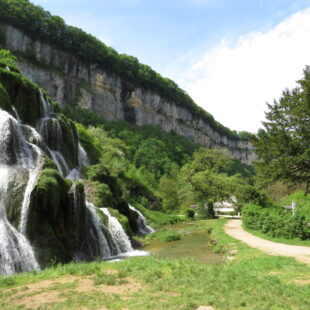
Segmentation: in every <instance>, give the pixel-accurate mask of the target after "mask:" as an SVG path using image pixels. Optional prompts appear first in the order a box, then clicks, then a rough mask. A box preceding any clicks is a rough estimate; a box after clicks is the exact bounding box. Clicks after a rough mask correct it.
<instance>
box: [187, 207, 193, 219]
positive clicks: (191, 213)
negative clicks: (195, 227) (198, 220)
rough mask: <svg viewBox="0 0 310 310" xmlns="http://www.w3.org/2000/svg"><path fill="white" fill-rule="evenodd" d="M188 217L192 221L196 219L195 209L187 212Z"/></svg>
mask: <svg viewBox="0 0 310 310" xmlns="http://www.w3.org/2000/svg"><path fill="white" fill-rule="evenodd" d="M186 216H187V217H188V218H190V219H194V218H195V211H194V210H193V209H187V210H186Z"/></svg>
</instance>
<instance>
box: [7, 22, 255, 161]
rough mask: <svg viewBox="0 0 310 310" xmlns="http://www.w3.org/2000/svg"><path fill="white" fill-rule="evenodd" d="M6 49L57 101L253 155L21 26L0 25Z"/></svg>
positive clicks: (148, 93)
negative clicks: (11, 52) (37, 39)
mask: <svg viewBox="0 0 310 310" xmlns="http://www.w3.org/2000/svg"><path fill="white" fill-rule="evenodd" d="M2 27H3V31H4V33H5V38H6V48H7V49H9V50H11V51H13V52H15V53H18V54H19V55H20V56H21V57H20V62H19V69H20V70H21V72H22V73H23V74H24V75H26V76H27V77H28V78H29V79H30V80H32V81H34V82H35V83H37V84H39V85H40V86H42V87H43V88H44V89H45V90H46V91H47V93H48V94H49V95H50V96H51V97H52V98H54V99H55V100H57V101H58V102H60V103H61V104H78V105H79V106H81V107H84V108H87V109H90V110H92V111H94V112H96V113H98V114H101V115H103V116H104V117H105V119H106V120H108V121H116V120H125V121H129V122H132V123H135V124H137V125H158V126H160V127H161V128H162V129H163V130H164V131H166V132H174V133H177V134H179V135H182V136H184V137H186V138H188V139H190V140H192V141H194V142H196V143H199V144H201V145H203V146H207V147H220V148H225V149H227V150H228V151H229V153H230V154H231V155H232V156H233V157H234V158H236V159H239V160H241V161H242V162H245V163H251V161H252V160H253V159H255V154H254V149H253V146H252V145H251V144H250V143H249V142H248V141H243V140H236V139H229V138H227V137H226V136H223V135H221V134H220V133H218V132H216V131H215V130H214V129H213V128H211V126H210V125H209V124H208V123H206V122H205V121H204V120H203V119H201V118H198V117H195V116H193V114H192V113H191V112H190V111H189V110H187V109H185V108H182V107H179V106H177V105H176V104H175V103H173V102H167V101H166V100H165V99H163V98H162V97H160V96H159V95H158V94H156V93H155V92H153V91H151V90H148V89H142V88H139V87H136V86H135V85H133V84H132V83H130V82H128V81H126V80H124V79H122V78H121V77H120V76H117V75H115V74H113V73H111V72H108V71H107V70H105V69H104V68H102V67H99V66H98V65H96V64H90V63H85V62H82V61H81V60H80V59H79V58H78V57H76V56H74V55H72V54H70V53H67V52H65V51H62V50H59V49H56V48H54V47H52V46H50V45H48V44H45V43H42V42H40V41H34V40H33V39H31V38H30V37H29V36H27V35H26V34H25V33H24V32H22V31H21V30H19V29H17V28H14V27H12V26H10V25H3V26H2Z"/></svg>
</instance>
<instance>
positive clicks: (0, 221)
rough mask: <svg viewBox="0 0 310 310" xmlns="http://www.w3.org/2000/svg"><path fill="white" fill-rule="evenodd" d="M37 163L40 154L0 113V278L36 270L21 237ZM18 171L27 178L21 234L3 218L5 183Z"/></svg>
mask: <svg viewBox="0 0 310 310" xmlns="http://www.w3.org/2000/svg"><path fill="white" fill-rule="evenodd" d="M40 161H41V153H40V152H39V150H38V148H37V147H36V146H35V145H33V144H31V143H29V142H28V141H27V140H26V139H25V137H24V136H23V131H22V125H21V124H20V123H19V122H18V121H17V120H16V119H15V118H13V117H12V116H11V115H9V114H8V113H7V112H5V111H3V110H1V109H0V175H1V178H0V274H13V273H16V272H22V271H29V270H33V269H36V270H37V269H39V265H38V263H37V261H36V258H35V255H34V252H33V249H32V248H31V245H30V244H29V242H28V241H27V239H26V237H25V236H24V235H23V233H24V230H25V229H24V227H25V223H26V221H27V215H28V209H29V203H30V194H31V191H32V189H33V187H34V185H35V181H36V178H37V171H38V170H37V169H38V163H39V162H40ZM18 169H23V170H26V171H28V174H29V179H28V184H27V186H26V189H25V194H24V199H23V203H22V210H21V223H23V225H21V227H20V228H22V230H21V232H18V231H17V230H16V229H15V228H14V227H13V226H12V225H11V223H10V222H9V221H8V219H7V214H6V203H7V201H6V200H7V195H8V191H9V182H10V179H11V178H13V177H14V175H15V174H17V173H18V171H19V170H18Z"/></svg>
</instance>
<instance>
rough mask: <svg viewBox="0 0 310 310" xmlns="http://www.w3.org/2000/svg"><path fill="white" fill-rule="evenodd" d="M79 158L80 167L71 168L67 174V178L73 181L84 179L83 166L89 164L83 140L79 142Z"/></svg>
mask: <svg viewBox="0 0 310 310" xmlns="http://www.w3.org/2000/svg"><path fill="white" fill-rule="evenodd" d="M78 160H79V167H76V168H73V169H72V170H70V171H69V173H68V174H67V176H66V178H67V179H69V180H71V181H75V180H82V179H83V174H82V172H81V168H83V167H86V166H89V160H88V156H87V153H86V151H85V150H84V148H83V146H82V144H81V142H79V143H78Z"/></svg>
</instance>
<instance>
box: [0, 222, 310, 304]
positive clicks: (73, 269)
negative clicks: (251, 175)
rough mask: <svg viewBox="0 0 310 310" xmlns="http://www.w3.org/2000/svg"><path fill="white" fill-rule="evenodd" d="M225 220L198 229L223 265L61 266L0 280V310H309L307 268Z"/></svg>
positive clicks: (150, 260)
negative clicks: (247, 240) (236, 233)
mask: <svg viewBox="0 0 310 310" xmlns="http://www.w3.org/2000/svg"><path fill="white" fill-rule="evenodd" d="M224 223H225V220H210V221H197V222H196V225H191V226H189V227H188V229H189V230H197V231H206V232H207V231H211V230H212V239H213V241H215V242H214V243H215V244H216V245H215V246H214V250H215V251H221V252H223V253H224V255H225V259H224V262H223V263H220V264H202V263H199V262H197V261H194V260H193V259H190V258H184V259H182V260H176V259H156V258H154V257H140V258H139V257H137V258H132V259H128V260H126V261H123V262H114V263H107V262H94V263H89V264H86V263H85V264H68V265H58V266H54V267H53V268H49V269H46V270H44V271H42V272H31V273H26V274H19V275H16V276H12V277H2V278H0V300H1V301H0V309H40V310H43V309H59V310H60V309H61V310H63V309H83V310H87V309H98V310H99V309H100V310H104V309H113V310H114V309H139V310H140V309H141V310H142V309H152V310H154V309H155V310H156V309H165V310H168V309H169V310H170V309H188V310H190V309H197V308H198V307H199V306H202V305H204V306H211V307H213V308H214V309H227V310H233V309H251V310H252V309H253V310H280V309H281V310H284V309H285V310H293V309H294V310H309V309H310V268H309V267H308V266H306V265H302V264H299V263H297V262H295V261H294V260H293V259H290V258H284V257H277V256H269V255H266V254H263V253H262V252H259V251H257V250H255V249H252V248H249V247H247V246H246V245H244V244H242V243H240V242H238V241H236V240H234V239H232V238H230V237H229V236H227V235H226V234H224V232H223V225H224Z"/></svg>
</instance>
